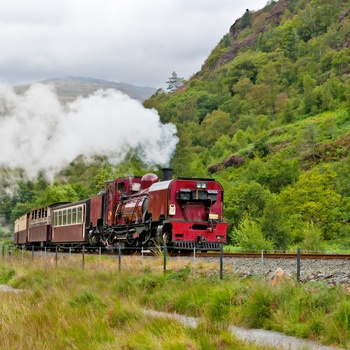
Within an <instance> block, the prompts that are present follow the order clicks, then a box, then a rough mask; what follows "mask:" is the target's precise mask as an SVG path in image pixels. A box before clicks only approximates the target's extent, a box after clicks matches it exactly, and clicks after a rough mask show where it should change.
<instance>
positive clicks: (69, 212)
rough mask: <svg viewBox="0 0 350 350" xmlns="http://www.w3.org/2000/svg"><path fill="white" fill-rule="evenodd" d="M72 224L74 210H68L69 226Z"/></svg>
mask: <svg viewBox="0 0 350 350" xmlns="http://www.w3.org/2000/svg"><path fill="white" fill-rule="evenodd" d="M71 223H72V209H68V210H67V224H68V225H70V224H71Z"/></svg>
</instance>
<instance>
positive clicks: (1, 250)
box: [0, 245, 301, 282]
mask: <svg viewBox="0 0 350 350" xmlns="http://www.w3.org/2000/svg"><path fill="white" fill-rule="evenodd" d="M136 251H137V252H138V253H139V255H138V257H139V259H141V266H142V267H144V266H145V265H146V264H145V261H146V259H148V258H149V257H151V258H157V259H158V265H161V266H162V270H163V272H164V273H166V272H167V271H169V270H172V269H173V268H174V265H176V264H177V265H179V264H178V260H177V259H178V258H179V257H178V256H173V255H171V254H169V252H168V248H167V246H166V245H164V246H159V247H158V249H157V251H156V252H152V253H151V252H150V250H145V249H143V248H142V249H141V250H140V249H137V250H136V249H134V251H133V250H132V249H131V248H130V249H129V248H128V253H127V254H126V253H125V252H124V251H123V250H122V248H121V246H117V247H113V248H110V249H106V248H104V247H88V248H86V247H85V246H84V245H83V246H81V247H80V248H64V249H63V248H59V247H58V246H55V247H50V248H46V247H43V248H42V247H38V246H34V245H32V246H26V247H22V248H17V247H15V246H14V245H1V246H0V256H1V257H2V259H3V260H7V261H17V262H18V261H22V262H26V263H35V262H38V261H41V262H43V263H44V264H50V265H54V266H56V267H57V266H59V265H60V264H62V265H63V261H64V264H65V265H67V264H68V265H69V264H70V263H71V265H73V264H78V266H79V267H80V268H81V269H82V270H84V269H85V268H86V265H87V264H89V263H90V262H91V260H89V259H91V257H92V256H93V257H94V261H95V262H96V259H97V264H98V265H102V259H103V258H104V257H106V253H108V257H109V258H111V259H113V261H114V265H116V268H117V269H118V270H119V271H121V270H123V269H128V268H130V264H131V265H135V264H133V263H132V262H131V263H130V261H135V259H136V257H135V256H134V254H133V253H135V252H136ZM200 251H201V250H200V249H198V248H193V250H192V252H190V251H188V253H189V254H188V256H187V257H186V259H187V261H192V270H193V275H194V276H196V272H197V262H198V260H199V258H200V257H201V256H200V254H198V253H199V252H200ZM218 251H219V254H218V257H217V258H213V259H211V261H212V265H214V267H213V268H212V270H215V273H216V274H218V275H219V278H220V279H221V280H222V279H223V278H224V273H225V271H226V270H225V268H224V266H225V260H226V261H229V260H231V258H224V254H223V247H222V246H221V247H220V249H218ZM265 253H266V252H265V251H261V259H260V261H261V263H260V274H261V275H264V274H265V272H266V270H267V269H266V267H265V264H266V258H265ZM255 260H256V259H255ZM149 266H152V262H151V263H150V265H149ZM179 266H180V265H179ZM181 266H182V265H181ZM200 267H201V266H200ZM201 268H202V267H201ZM300 274H301V250H300V248H298V249H297V259H296V273H295V275H296V279H297V281H298V282H300Z"/></svg>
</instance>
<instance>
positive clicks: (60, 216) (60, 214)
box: [58, 211, 62, 226]
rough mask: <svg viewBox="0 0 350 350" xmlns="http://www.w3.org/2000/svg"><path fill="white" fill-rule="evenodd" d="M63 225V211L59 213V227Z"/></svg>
mask: <svg viewBox="0 0 350 350" xmlns="http://www.w3.org/2000/svg"><path fill="white" fill-rule="evenodd" d="M61 225H62V211H59V212H58V226H61Z"/></svg>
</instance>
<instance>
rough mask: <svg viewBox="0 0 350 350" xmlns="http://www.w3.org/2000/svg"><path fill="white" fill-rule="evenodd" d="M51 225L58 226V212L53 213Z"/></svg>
mask: <svg viewBox="0 0 350 350" xmlns="http://www.w3.org/2000/svg"><path fill="white" fill-rule="evenodd" d="M53 223H54V225H55V226H57V225H58V212H57V211H55V218H54V221H53Z"/></svg>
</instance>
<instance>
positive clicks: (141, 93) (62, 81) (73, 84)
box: [15, 77, 157, 103]
mask: <svg viewBox="0 0 350 350" xmlns="http://www.w3.org/2000/svg"><path fill="white" fill-rule="evenodd" d="M38 83H42V84H47V85H54V86H55V89H56V93H57V96H58V98H59V99H60V101H61V102H63V103H67V102H72V101H73V100H75V99H76V98H77V97H78V96H83V97H86V96H88V95H91V94H92V93H94V92H95V91H97V90H99V89H115V90H119V91H121V92H123V93H125V94H127V95H128V96H130V97H131V98H134V99H136V100H140V101H141V102H143V101H144V100H146V99H147V98H149V97H151V96H152V95H153V94H154V93H155V91H156V90H157V89H156V88H152V87H147V86H136V85H131V84H127V83H120V82H118V83H117V82H114V81H107V80H102V79H94V78H86V77H67V78H52V79H46V80H42V81H38ZM30 85H31V84H24V85H18V86H16V87H15V91H16V92H17V93H23V92H24V91H26V90H27V89H28V88H29V86H30Z"/></svg>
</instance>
